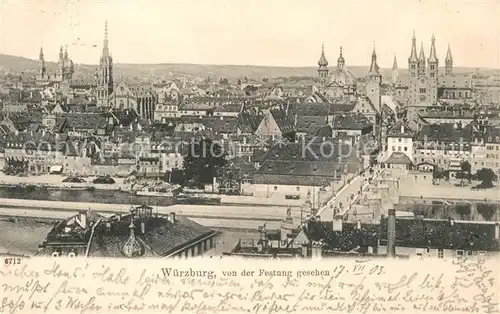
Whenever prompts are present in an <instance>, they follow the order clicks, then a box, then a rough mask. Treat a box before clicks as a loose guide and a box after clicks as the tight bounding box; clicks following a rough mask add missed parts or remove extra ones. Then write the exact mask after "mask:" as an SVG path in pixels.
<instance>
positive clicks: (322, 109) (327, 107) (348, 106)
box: [289, 101, 355, 116]
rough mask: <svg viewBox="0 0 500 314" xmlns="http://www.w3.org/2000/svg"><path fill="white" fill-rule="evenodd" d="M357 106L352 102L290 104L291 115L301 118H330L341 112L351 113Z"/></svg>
mask: <svg viewBox="0 0 500 314" xmlns="http://www.w3.org/2000/svg"><path fill="white" fill-rule="evenodd" d="M354 107H355V104H353V103H351V102H340V101H339V102H335V103H329V102H316V103H314V102H312V103H305V104H290V108H289V114H291V115H295V114H297V115H301V116H329V115H333V114H335V113H339V112H351V111H352V110H353V109H354Z"/></svg>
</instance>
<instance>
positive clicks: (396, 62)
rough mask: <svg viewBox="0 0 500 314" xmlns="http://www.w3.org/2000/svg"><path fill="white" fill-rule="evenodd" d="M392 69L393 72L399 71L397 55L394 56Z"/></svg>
mask: <svg viewBox="0 0 500 314" xmlns="http://www.w3.org/2000/svg"><path fill="white" fill-rule="evenodd" d="M392 69H393V70H397V69H398V61H397V60H396V54H394V61H393V62H392Z"/></svg>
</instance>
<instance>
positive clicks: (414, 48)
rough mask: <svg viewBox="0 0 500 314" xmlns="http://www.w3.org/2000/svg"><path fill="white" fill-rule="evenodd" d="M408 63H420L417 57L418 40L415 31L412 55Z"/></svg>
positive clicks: (412, 41)
mask: <svg viewBox="0 0 500 314" xmlns="http://www.w3.org/2000/svg"><path fill="white" fill-rule="evenodd" d="M408 62H418V57H417V38H416V37H415V31H413V38H412V39H411V53H410V58H408Z"/></svg>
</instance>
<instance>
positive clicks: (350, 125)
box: [333, 113, 373, 130]
mask: <svg viewBox="0 0 500 314" xmlns="http://www.w3.org/2000/svg"><path fill="white" fill-rule="evenodd" d="M372 126H373V125H372V123H371V122H370V120H368V118H367V117H366V116H364V115H363V114H361V113H357V114H356V113H351V114H345V113H342V114H336V115H335V116H334V117H333V129H334V130H366V129H369V128H372Z"/></svg>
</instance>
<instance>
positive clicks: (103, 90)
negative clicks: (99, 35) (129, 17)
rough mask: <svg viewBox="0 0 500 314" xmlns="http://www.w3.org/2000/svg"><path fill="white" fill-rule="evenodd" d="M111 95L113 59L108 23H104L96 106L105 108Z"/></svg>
mask: <svg viewBox="0 0 500 314" xmlns="http://www.w3.org/2000/svg"><path fill="white" fill-rule="evenodd" d="M112 93H113V58H112V57H111V54H110V52H109V47H108V21H106V22H105V23H104V42H103V47H102V54H101V59H100V62H99V70H98V73H97V106H99V107H102V106H104V107H107V106H108V105H109V104H108V102H109V96H110V95H111V94H112Z"/></svg>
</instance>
